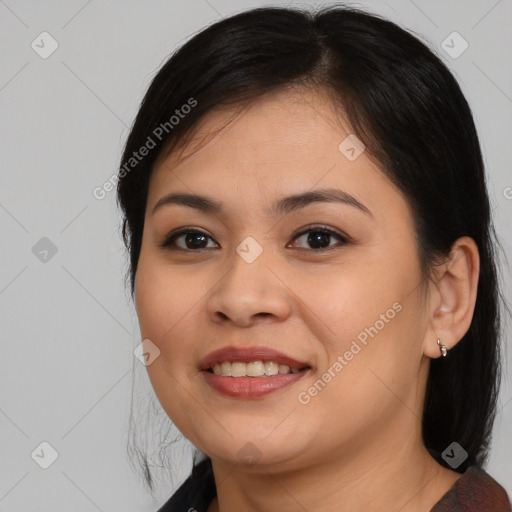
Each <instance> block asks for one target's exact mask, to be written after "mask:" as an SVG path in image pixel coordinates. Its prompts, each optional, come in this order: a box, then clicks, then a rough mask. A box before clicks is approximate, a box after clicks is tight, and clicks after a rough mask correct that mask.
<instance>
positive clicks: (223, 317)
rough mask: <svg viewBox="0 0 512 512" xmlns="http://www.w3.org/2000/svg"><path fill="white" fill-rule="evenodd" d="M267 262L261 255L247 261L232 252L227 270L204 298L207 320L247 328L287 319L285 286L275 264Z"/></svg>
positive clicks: (288, 310)
mask: <svg viewBox="0 0 512 512" xmlns="http://www.w3.org/2000/svg"><path fill="white" fill-rule="evenodd" d="M269 263H270V262H268V261H266V258H264V257H263V254H262V255H260V256H259V257H258V258H257V259H256V260H255V261H253V262H252V263H248V262H246V261H245V260H244V259H243V258H241V257H240V256H239V255H238V254H237V253H234V255H233V257H232V258H231V259H230V262H229V266H230V267H229V269H228V270H227V271H226V272H225V273H224V277H222V278H221V279H220V281H219V283H218V284H217V285H216V286H215V287H214V289H213V290H212V292H211V294H210V296H209V298H208V302H207V310H208V315H209V317H210V319H211V320H212V321H213V322H215V323H229V322H232V323H233V324H236V325H237V326H239V327H249V326H251V325H252V324H254V323H256V322H259V321H266V322H267V321H283V320H285V319H286V318H288V317H289V316H290V313H291V309H292V308H291V301H290V296H289V294H288V293H287V292H288V288H287V287H286V284H284V283H283V281H281V279H280V278H279V277H278V276H279V272H278V269H277V268H276V267H275V265H271V264H269ZM272 267H274V268H272Z"/></svg>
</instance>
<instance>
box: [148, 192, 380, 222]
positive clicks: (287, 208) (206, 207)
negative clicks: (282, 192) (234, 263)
mask: <svg viewBox="0 0 512 512" xmlns="http://www.w3.org/2000/svg"><path fill="white" fill-rule="evenodd" d="M313 203H341V204H346V205H349V206H353V207H355V208H357V209H358V210H360V211H361V212H363V213H365V214H366V215H369V216H371V217H373V215H372V213H371V211H370V210H369V209H368V208H367V207H366V206H365V205H364V204H362V203H361V202H360V201H358V200H357V199H356V198H355V197H354V196H352V195H351V194H349V193H348V192H345V191H343V190H340V189H336V188H327V189H319V190H313V191H309V192H303V193H300V194H294V195H291V196H286V197H282V198H281V199H278V200H277V201H276V202H275V203H274V204H273V205H272V208H271V209H270V213H271V214H274V215H276V216H277V215H285V214H287V213H290V212H292V211H296V210H300V209H302V208H305V207H306V206H308V205H310V204H313ZM167 205H181V206H188V207H190V208H195V209H197V210H200V211H202V212H204V213H212V214H221V213H222V212H223V208H222V203H219V202H218V201H216V200H214V199H212V198H209V197H207V196H203V195H198V194H186V193H179V192H175V193H170V194H167V195H165V196H164V197H162V198H161V199H160V200H159V201H158V202H157V203H156V205H155V206H154V208H153V214H154V213H155V212H156V211H157V210H159V209H160V208H162V207H163V206H167Z"/></svg>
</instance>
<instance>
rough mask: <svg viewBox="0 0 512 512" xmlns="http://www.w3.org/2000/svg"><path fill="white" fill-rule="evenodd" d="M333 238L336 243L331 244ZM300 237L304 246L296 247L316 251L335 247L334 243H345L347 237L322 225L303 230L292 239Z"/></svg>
mask: <svg viewBox="0 0 512 512" xmlns="http://www.w3.org/2000/svg"><path fill="white" fill-rule="evenodd" d="M333 238H336V239H337V240H338V243H337V244H334V245H331V242H332V239H333ZM300 239H302V240H303V242H304V243H305V244H306V246H305V247H298V248H299V249H313V250H316V251H322V250H325V249H330V248H332V247H335V246H336V245H345V244H346V243H348V240H347V238H345V237H344V236H342V235H341V234H340V233H337V232H335V231H332V230H331V229H327V228H324V227H314V228H310V229H308V230H306V231H303V232H302V233H299V234H298V235H296V236H295V238H294V240H300Z"/></svg>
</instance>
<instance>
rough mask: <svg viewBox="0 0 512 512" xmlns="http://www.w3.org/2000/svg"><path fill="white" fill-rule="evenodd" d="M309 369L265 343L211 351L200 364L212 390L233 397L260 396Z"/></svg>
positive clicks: (281, 386)
mask: <svg viewBox="0 0 512 512" xmlns="http://www.w3.org/2000/svg"><path fill="white" fill-rule="evenodd" d="M310 370H311V366H310V365H308V364H307V363H305V362H300V361H297V360H295V359H293V358H291V357H289V356H286V355H284V354H281V353H280V352H277V351H275V350H273V349H268V348H266V347H253V348H245V349H237V348H234V347H228V348H225V349H221V350H218V351H216V352H213V353H211V354H210V355H209V356H207V357H206V358H205V360H204V361H203V362H202V364H201V365H200V371H201V373H202V374H203V377H204V379H205V381H206V383H207V384H208V385H209V386H210V387H212V388H213V389H214V390H215V391H217V392H219V393H221V394H224V395H227V396H230V397H234V398H241V399H253V398H261V397H263V396H265V395H267V394H269V393H271V392H273V391H277V390H278V389H282V388H283V387H286V386H288V385H290V384H292V383H294V382H296V381H297V380H299V379H301V378H302V377H304V376H305V375H306V374H307V373H308V372H309V371H310Z"/></svg>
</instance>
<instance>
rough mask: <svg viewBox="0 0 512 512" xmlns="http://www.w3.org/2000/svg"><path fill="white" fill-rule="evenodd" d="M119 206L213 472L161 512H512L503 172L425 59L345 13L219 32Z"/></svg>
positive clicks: (158, 109)
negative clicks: (494, 460)
mask: <svg viewBox="0 0 512 512" xmlns="http://www.w3.org/2000/svg"><path fill="white" fill-rule="evenodd" d="M118 199H119V203H120V206H121V207H122V209H123V213H124V229H123V233H124V236H125V242H126V245H127V248H128V250H129V253H130V278H131V288H132V294H133V296H134V299H135V305H136V309H137V314H138V318H139V323H140V329H141V335H142V339H143V340H144V348H145V349H146V353H147V354H148V361H147V370H148V374H149V377H150V380H151V384H152V386H153V388H154V390H155V393H156V396H157V397H158V400H159V402H160V404H161V405H162V407H163V409H164V410H165V412H166V413H167V415H168V416H169V418H170V419H171V420H172V422H173V423H174V424H175V425H176V426H177V427H178V429H179V430H180V431H181V432H182V433H183V434H184V436H185V437H186V438H188V439H189V440H190V441H191V442H192V444H193V445H194V446H195V447H196V448H197V449H198V450H199V453H200V454H203V460H202V461H200V462H199V463H197V461H196V463H195V466H194V470H193V472H192V475H191V476H190V478H189V479H188V480H187V481H186V482H185V483H184V484H183V485H182V486H181V488H180V489H179V490H178V491H177V492H176V493H175V495H174V496H173V497H172V498H170V499H169V501H168V502H167V503H166V504H165V505H164V506H163V507H162V508H161V509H160V510H161V511H162V512H164V511H178V510H179V511H181V510H183V511H187V510H188V511H192V510H197V511H208V512H212V511H220V512H229V511H234V510H244V511H263V510H264V511H270V510H279V511H283V510H284V511H288V510H289V511H292V510H309V511H312V510H314V511H316V512H323V511H332V510H336V511H351V512H355V511H362V510H379V511H382V510H384V511H390V510H397V511H398V510H400V511H402V512H409V511H415V512H417V511H429V510H432V511H435V512H440V511H444V510H450V511H453V510H479V511H483V510H485V511H487V510H488V511H491V510H492V511H506V510H510V502H509V500H508V497H507V494H506V492H505V491H504V490H503V488H502V487H501V486H500V485H499V484H498V483H497V482H496V481H495V480H493V479H492V478H491V477H490V476H489V475H488V474H487V473H486V472H485V471H484V470H483V469H482V465H483V464H484V462H485V460H486V458H487V447H488V442H489V439H490V435H491V429H492V424H493V419H494V416H495V412H496V400H497V394H498V383H499V360H500V359H499V358H500V351H499V342H500V315H499V313H500V304H501V295H500V290H499V286H498V280H497V275H496V262H495V253H494V247H495V243H496V241H495V235H494V230H493V225H492V220H491V218H490V207H489V200H488V196H487V192H486V184H485V175H484V168H483V162H482V156H481V152H480V147H479V142H478V138H477V134H476V130H475V126H474V123H473V119H472V115H471V111H470V109H469V106H468V104H467V102H466V100H465V98H464V96H463V94H462V92H461V90H460V88H459V86H458V84H457V82H456V81H455V79H454V78H453V76H452V75H451V73H450V72H449V71H448V69H447V68H446V67H445V66H444V65H443V64H442V62H441V61H440V60H439V59H438V58H437V57H436V56H435V55H434V54H433V53H432V52H431V51H430V50H428V49H427V47H426V46H425V45H424V44H423V43H421V42H420V41H419V40H418V39H416V38H415V37H413V36H411V35H410V34H409V33H407V32H406V31H404V30H403V29H401V28H399V27H398V26H396V25H395V24H393V23H391V22H389V21H387V20H384V19H382V18H379V17H377V16H373V15H370V14H367V13H364V12H362V11H359V10H355V9H350V8H345V7H331V8H327V9H323V10H321V11H319V12H318V13H309V12H306V11H301V10H292V9H283V8H266V9H255V10H251V11H247V12H244V13H241V14H238V15H235V16H232V17H231V18H228V19H225V20H223V21H220V22H218V23H216V24H214V25H212V26H210V27H209V28H207V29H205V30H203V31H202V32H200V33H199V34H197V35H196V36H195V37H193V38H192V39H191V40H190V41H188V42H187V43H186V44H185V45H184V46H182V47H181V48H180V49H179V50H178V51H177V52H176V53H175V54H174V55H173V56H172V57H171V58H170V59H169V60H168V61H167V63H166V64H165V65H164V66H163V67H162V69H161V70H160V71H159V73H158V74H157V75H156V77H155V78H154V80H153V82H152V84H151V86H150V87H149V90H148V92H147V94H146V96H145V98H144V100H143V102H142V105H141V108H140V111H139V113H138V115H137V118H136V120H135V123H134V126H133V128H132V130H131V133H130V135H129V137H128V140H127V143H126V148H125V152H124V155H123V160H122V167H121V171H120V173H119V184H118ZM150 359H151V360H150ZM146 469H148V471H149V467H146ZM148 482H149V483H151V480H150V473H148Z"/></svg>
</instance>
